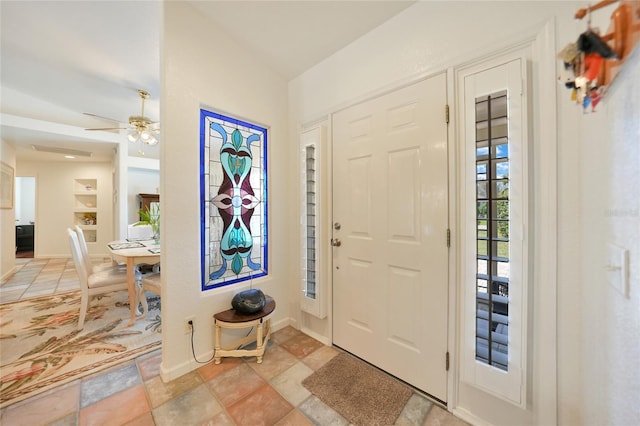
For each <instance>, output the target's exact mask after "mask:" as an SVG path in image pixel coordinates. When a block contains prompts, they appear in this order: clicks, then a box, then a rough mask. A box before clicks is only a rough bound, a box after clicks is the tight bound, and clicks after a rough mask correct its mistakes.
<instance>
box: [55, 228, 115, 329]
mask: <svg viewBox="0 0 640 426" xmlns="http://www.w3.org/2000/svg"><path fill="white" fill-rule="evenodd" d="M67 233H68V234H69V246H70V247H71V255H72V256H73V263H74V264H75V266H76V271H77V272H78V277H79V278H80V291H81V299H80V316H79V317H78V330H81V329H82V328H83V327H84V320H85V317H86V315H87V310H88V309H89V303H90V302H91V298H92V297H93V296H95V295H97V294H105V293H110V292H112V291H120V290H127V272H126V270H124V269H122V270H121V269H111V270H104V271H96V272H89V269H87V263H86V262H85V260H84V259H83V257H82V251H81V249H80V242H79V241H78V234H77V233H76V232H75V231H74V230H73V229H70V228H68V229H67Z"/></svg>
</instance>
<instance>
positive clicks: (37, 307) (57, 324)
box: [0, 291, 162, 407]
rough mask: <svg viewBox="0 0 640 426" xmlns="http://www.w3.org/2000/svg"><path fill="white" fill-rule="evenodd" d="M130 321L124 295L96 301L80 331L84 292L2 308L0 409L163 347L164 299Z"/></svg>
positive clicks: (151, 300)
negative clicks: (162, 303) (162, 310)
mask: <svg viewBox="0 0 640 426" xmlns="http://www.w3.org/2000/svg"><path fill="white" fill-rule="evenodd" d="M147 295H148V296H149V297H148V298H147V300H148V302H149V312H148V313H147V316H146V317H145V318H144V319H141V318H140V319H138V320H136V322H135V324H134V325H133V326H132V327H127V323H128V321H129V297H128V294H127V292H126V291H117V292H113V293H108V294H105V295H101V296H94V297H93V299H92V300H91V302H90V304H89V310H88V312H87V316H86V320H85V323H84V329H82V330H77V325H78V316H79V314H80V292H79V291H75V292H73V293H64V294H57V295H53V296H46V297H39V298H36V299H29V300H24V301H19V302H13V303H5V304H2V305H0V407H5V406H7V405H10V404H13V403H15V402H18V401H21V400H23V399H25V398H29V397H31V396H33V395H36V394H38V393H40V392H44V391H46V390H48V389H51V388H52V387H55V386H59V385H62V384H64V383H68V382H71V381H73V380H76V379H78V378H81V377H83V376H86V375H88V374H91V373H95V372H97V371H100V370H103V369H105V368H109V367H112V366H114V365H116V364H118V363H120V362H123V361H126V360H129V359H132V358H135V357H137V356H139V355H142V354H144V353H147V352H150V351H152V350H155V349H157V348H159V347H160V344H161V339H162V334H161V325H160V298H159V297H158V296H155V295H153V296H152V295H151V293H148V294H147Z"/></svg>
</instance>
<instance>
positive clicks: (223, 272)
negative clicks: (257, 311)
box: [200, 110, 268, 290]
mask: <svg viewBox="0 0 640 426" xmlns="http://www.w3.org/2000/svg"><path fill="white" fill-rule="evenodd" d="M200 188H201V190H200V214H201V244H202V289H203V290H209V289H212V288H216V287H222V286H225V285H229V284H233V283H237V282H241V281H246V280H250V279H253V278H257V277H261V276H265V275H267V270H268V269H267V267H268V258H267V253H268V244H267V234H268V226H267V211H268V209H267V129H266V128H264V127H261V126H258V125H256V124H251V123H247V122H245V121H241V120H238V119H235V118H231V117H227V116H224V115H221V114H216V113H213V112H210V111H206V110H200Z"/></svg>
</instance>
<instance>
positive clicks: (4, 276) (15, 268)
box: [2, 266, 18, 281]
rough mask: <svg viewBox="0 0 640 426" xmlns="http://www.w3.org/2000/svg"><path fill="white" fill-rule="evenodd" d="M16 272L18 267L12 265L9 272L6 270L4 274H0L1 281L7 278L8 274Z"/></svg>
mask: <svg viewBox="0 0 640 426" xmlns="http://www.w3.org/2000/svg"><path fill="white" fill-rule="evenodd" d="M16 272H18V267H17V266H14V267H13V268H11V270H10V271H9V272H7V273H6V274H4V275H3V276H2V281H4V280H6V279H9V277H10V276H12V275H13V274H15V273H16Z"/></svg>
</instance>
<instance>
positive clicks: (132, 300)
mask: <svg viewBox="0 0 640 426" xmlns="http://www.w3.org/2000/svg"><path fill="white" fill-rule="evenodd" d="M134 267H135V264H134V262H133V257H127V290H128V291H129V315H130V317H129V327H131V326H132V325H133V323H134V322H135V320H136V300H137V298H136V274H135V271H134Z"/></svg>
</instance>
